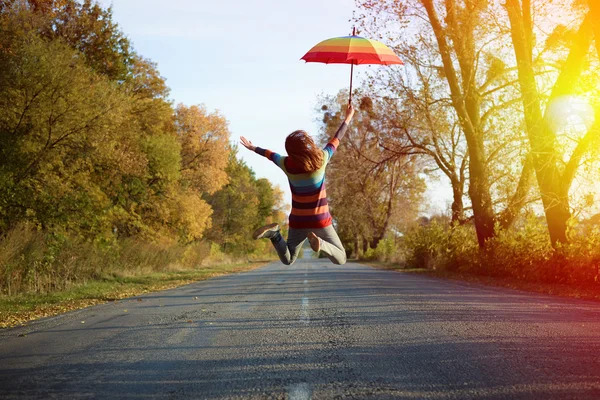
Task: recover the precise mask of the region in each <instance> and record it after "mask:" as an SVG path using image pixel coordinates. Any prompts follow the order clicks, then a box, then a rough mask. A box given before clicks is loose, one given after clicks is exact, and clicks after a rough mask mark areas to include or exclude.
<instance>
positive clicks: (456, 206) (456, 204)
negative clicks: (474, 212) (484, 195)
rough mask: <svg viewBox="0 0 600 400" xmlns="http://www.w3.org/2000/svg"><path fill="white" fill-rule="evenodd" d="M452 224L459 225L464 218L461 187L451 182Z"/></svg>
mask: <svg viewBox="0 0 600 400" xmlns="http://www.w3.org/2000/svg"><path fill="white" fill-rule="evenodd" d="M451 209H452V221H451V222H452V224H453V225H454V224H456V223H460V222H461V221H462V220H463V219H464V217H465V206H464V204H463V191H462V187H461V186H460V185H459V184H458V183H457V182H452V206H451Z"/></svg>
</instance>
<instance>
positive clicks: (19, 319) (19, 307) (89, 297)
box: [0, 262, 267, 328]
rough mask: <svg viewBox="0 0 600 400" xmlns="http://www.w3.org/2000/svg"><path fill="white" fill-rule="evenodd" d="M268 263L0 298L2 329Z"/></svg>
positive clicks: (110, 279)
mask: <svg viewBox="0 0 600 400" xmlns="http://www.w3.org/2000/svg"><path fill="white" fill-rule="evenodd" d="M265 264H267V262H252V263H245V264H227V265H215V266H209V267H202V268H200V269H196V270H186V271H175V272H155V273H151V274H147V275H139V276H133V277H119V276H113V277H106V278H104V279H102V280H94V281H88V282H86V283H84V284H81V285H77V286H73V287H72V288H70V289H68V290H65V291H60V292H54V293H49V294H27V295H20V296H13V297H6V296H2V297H0V328H10V327H13V326H17V325H25V324H26V323H27V322H29V321H32V320H36V319H39V318H43V317H49V316H52V315H57V314H61V313H64V312H67V311H71V310H76V309H79V308H84V307H89V306H92V305H96V304H100V303H106V302H108V301H115V300H119V299H123V298H126V297H131V296H137V295H140V294H142V293H148V292H155V291H159V290H166V289H171V288H175V287H178V286H182V285H187V284H190V283H194V282H197V281H201V280H205V279H209V278H213V277H215V276H220V275H226V274H231V273H237V272H244V271H250V270H252V269H256V268H259V267H262V266H263V265H265Z"/></svg>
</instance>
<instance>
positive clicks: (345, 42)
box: [301, 35, 403, 65]
mask: <svg viewBox="0 0 600 400" xmlns="http://www.w3.org/2000/svg"><path fill="white" fill-rule="evenodd" d="M301 59H302V60H304V61H306V62H320V63H325V64H353V65H359V64H383V65H391V64H403V62H402V61H401V60H400V59H399V58H398V56H397V55H396V54H394V52H393V51H392V50H390V48H389V47H387V46H386V45H385V44H383V43H381V42H378V41H377V40H373V39H367V38H364V37H360V36H356V35H352V36H342V37H336V38H332V39H327V40H323V41H322V42H320V43H319V44H317V45H316V46H314V47H313V48H312V49H310V50H309V51H308V53H306V54H305V55H304V57H302V58H301Z"/></svg>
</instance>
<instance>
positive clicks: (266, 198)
mask: <svg viewBox="0 0 600 400" xmlns="http://www.w3.org/2000/svg"><path fill="white" fill-rule="evenodd" d="M225 171H226V173H227V177H228V183H227V184H226V185H225V186H223V187H222V188H221V189H220V190H218V191H217V192H215V193H213V194H212V195H207V196H206V199H207V201H208V202H209V203H210V205H211V206H212V208H213V210H214V214H213V216H212V220H213V228H212V229H211V230H210V232H209V233H208V235H207V237H208V239H210V240H211V241H213V242H215V243H218V244H220V245H221V246H222V248H223V250H224V251H226V252H229V253H234V254H247V253H249V252H251V251H253V250H254V249H255V248H256V247H257V246H260V245H261V244H262V243H263V242H257V241H254V240H253V239H252V232H253V231H254V229H256V228H258V227H259V226H261V225H264V224H266V223H268V222H279V223H280V224H281V223H282V219H284V218H285V216H284V215H282V213H281V212H280V209H281V207H282V200H283V197H282V192H281V191H280V190H276V188H274V187H273V186H272V185H271V183H270V182H269V181H268V180H266V179H256V177H255V175H254V172H253V171H252V169H251V168H250V167H248V166H247V165H246V163H245V162H244V161H242V160H240V159H239V158H238V157H237V148H233V149H231V151H230V153H229V158H228V164H227V168H226V170H225Z"/></svg>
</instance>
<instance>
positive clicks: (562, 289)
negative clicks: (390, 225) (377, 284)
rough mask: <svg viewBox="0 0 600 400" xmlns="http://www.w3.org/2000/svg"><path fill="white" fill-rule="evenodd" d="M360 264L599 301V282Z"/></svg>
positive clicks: (371, 262)
mask: <svg viewBox="0 0 600 400" xmlns="http://www.w3.org/2000/svg"><path fill="white" fill-rule="evenodd" d="M358 262H359V263H360V264H364V265H368V266H370V267H373V268H378V269H385V270H392V271H398V272H406V273H411V274H419V275H426V276H431V277H434V278H440V279H448V280H454V281H462V282H472V283H479V284H482V285H488V286H497V287H504V288H509V289H516V290H523V291H527V292H535V293H543V294H549V295H554V296H561V297H570V298H576V299H582V300H593V301H600V283H590V284H589V285H566V284H547V283H536V282H528V281H522V280H518V279H515V278H503V277H491V276H481V275H473V274H466V273H463V272H448V271H440V270H431V269H423V268H404V267H403V266H401V265H399V264H394V263H387V262H381V261H358Z"/></svg>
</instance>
